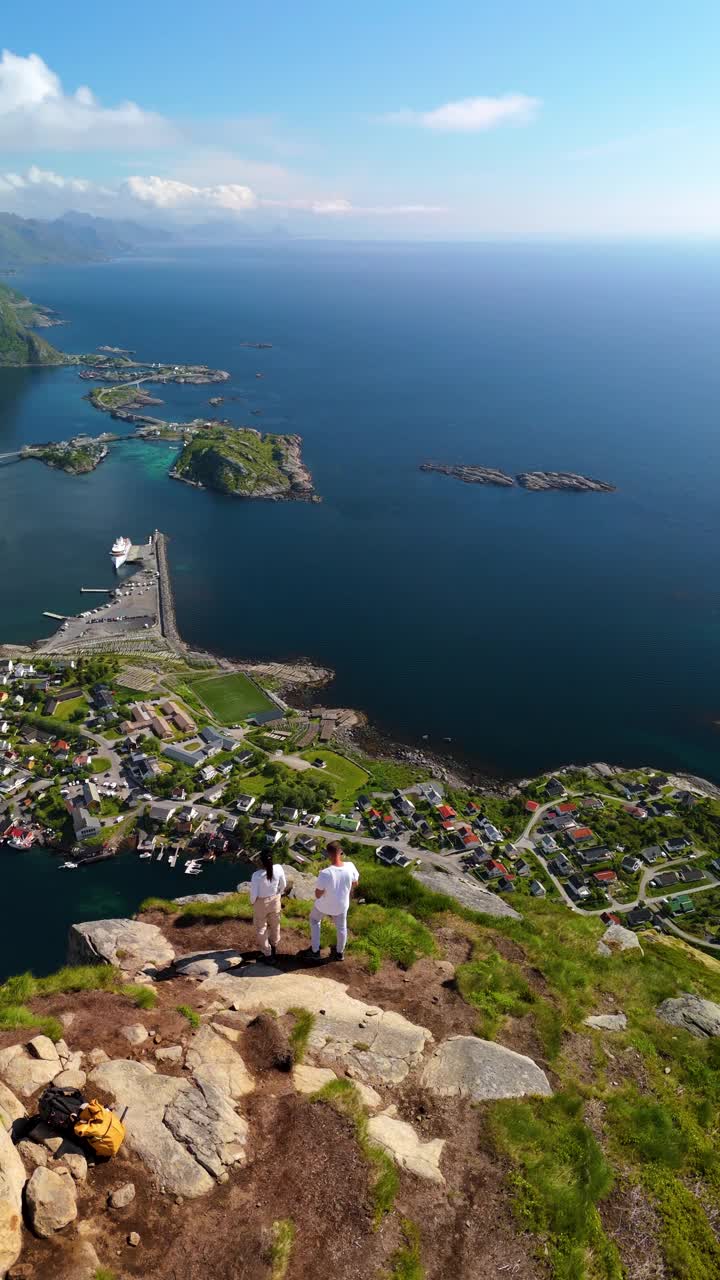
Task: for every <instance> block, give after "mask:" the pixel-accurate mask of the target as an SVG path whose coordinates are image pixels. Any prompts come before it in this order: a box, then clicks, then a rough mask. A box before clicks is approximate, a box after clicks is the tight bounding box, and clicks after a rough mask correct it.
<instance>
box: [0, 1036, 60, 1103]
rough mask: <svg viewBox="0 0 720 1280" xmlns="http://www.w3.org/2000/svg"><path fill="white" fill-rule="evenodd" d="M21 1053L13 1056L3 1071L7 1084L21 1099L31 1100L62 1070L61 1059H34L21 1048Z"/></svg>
mask: <svg viewBox="0 0 720 1280" xmlns="http://www.w3.org/2000/svg"><path fill="white" fill-rule="evenodd" d="M19 1048H20V1052H19V1053H16V1054H14V1055H13V1057H12V1058H11V1059H10V1061H9V1062H8V1064H7V1066H6V1067H5V1070H4V1071H3V1073H2V1074H3V1078H4V1080H5V1083H6V1084H7V1085H8V1086H9V1087H10V1089H12V1091H13V1092H14V1093H19V1094H20V1097H21V1098H29V1097H30V1095H31V1094H33V1093H36V1092H37V1090H38V1089H44V1088H45V1086H46V1085H48V1084H50V1081H51V1080H54V1079H55V1076H56V1075H58V1073H59V1072H60V1070H61V1067H60V1059H59V1058H57V1057H56V1058H55V1061H54V1062H52V1061H48V1060H47V1059H45V1058H32V1057H31V1056H30V1054H29V1053H27V1052H26V1051H25V1050H24V1049H23V1048H22V1047H21V1046H20V1047H19Z"/></svg>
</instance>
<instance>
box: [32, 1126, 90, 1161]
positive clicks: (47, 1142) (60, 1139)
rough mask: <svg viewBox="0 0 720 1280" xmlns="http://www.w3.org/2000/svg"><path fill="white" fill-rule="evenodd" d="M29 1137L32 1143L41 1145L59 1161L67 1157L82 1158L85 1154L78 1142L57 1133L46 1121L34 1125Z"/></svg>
mask: <svg viewBox="0 0 720 1280" xmlns="http://www.w3.org/2000/svg"><path fill="white" fill-rule="evenodd" d="M29 1137H30V1139H31V1141H32V1142H38V1143H40V1144H41V1145H42V1146H43V1147H44V1148H45V1150H46V1151H49V1152H50V1153H51V1155H53V1156H57V1157H58V1159H59V1158H60V1157H61V1156H65V1155H73V1156H81V1155H82V1154H83V1152H82V1148H81V1147H79V1146H78V1145H77V1143H76V1142H73V1141H72V1140H71V1139H70V1138H68V1137H67V1136H66V1135H65V1134H63V1133H56V1131H55V1130H54V1129H51V1128H50V1126H49V1125H47V1124H45V1122H44V1120H38V1122H37V1124H35V1125H33V1127H32V1129H31V1130H30V1134H29Z"/></svg>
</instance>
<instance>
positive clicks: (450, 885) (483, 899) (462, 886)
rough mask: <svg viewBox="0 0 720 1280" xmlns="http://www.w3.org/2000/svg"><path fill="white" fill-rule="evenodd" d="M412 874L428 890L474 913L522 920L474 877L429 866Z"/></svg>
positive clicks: (518, 914)
mask: <svg viewBox="0 0 720 1280" xmlns="http://www.w3.org/2000/svg"><path fill="white" fill-rule="evenodd" d="M410 874H411V875H413V876H414V877H415V879H416V880H419V881H420V883H421V884H424V885H427V887H428V889H432V890H434V892H435V893H444V894H447V896H448V897H450V898H455V899H456V901H457V902H459V903H460V904H461V906H464V907H470V908H471V910H473V911H482V913H483V914H484V915H486V916H505V917H507V918H508V919H510V920H522V916H521V915H520V913H519V912H518V911H515V909H514V908H513V907H511V906H510V903H509V902H506V901H505V899H504V898H500V897H499V896H498V894H496V893H491V892H490V891H489V890H488V889H483V888H482V886H481V885H479V884H478V882H477V880H475V879H474V878H473V877H472V876H466V875H463V874H458V873H456V872H455V871H453V870H451V869H450V868H447V871H446V869H445V868H443V870H442V871H433V870H432V869H431V868H429V867H427V866H423V867H422V868H421V869H420V870H413V871H412V872H411V873H410Z"/></svg>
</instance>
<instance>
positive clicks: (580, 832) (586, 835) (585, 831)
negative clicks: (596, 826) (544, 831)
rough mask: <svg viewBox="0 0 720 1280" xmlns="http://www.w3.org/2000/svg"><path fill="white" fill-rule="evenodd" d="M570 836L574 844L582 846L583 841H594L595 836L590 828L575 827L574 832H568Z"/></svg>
mask: <svg viewBox="0 0 720 1280" xmlns="http://www.w3.org/2000/svg"><path fill="white" fill-rule="evenodd" d="M568 836H569V837H570V839H571V840H572V842H573V844H582V843H583V840H594V839H595V836H594V835H593V833H592V831H591V830H590V828H589V827H575V830H574V831H568Z"/></svg>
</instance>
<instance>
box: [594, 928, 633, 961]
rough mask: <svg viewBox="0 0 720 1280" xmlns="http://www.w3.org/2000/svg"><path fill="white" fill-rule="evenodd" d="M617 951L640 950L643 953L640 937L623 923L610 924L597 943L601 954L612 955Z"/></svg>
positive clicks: (598, 951)
mask: <svg viewBox="0 0 720 1280" xmlns="http://www.w3.org/2000/svg"><path fill="white" fill-rule="evenodd" d="M615 951H639V952H640V955H642V954H643V949H642V947H641V946H640V939H639V938H638V936H637V934H636V933H633V932H632V930H630V929H626V928H625V926H624V925H622V924H610V925H608V927H607V929H606V930H605V932H604V934H603V936H602V938H601V939H600V941H599V942H598V944H597V953H598V955H600V956H611V955H612V954H613V952H615Z"/></svg>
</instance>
